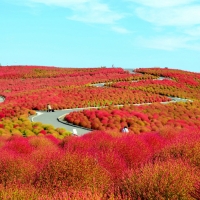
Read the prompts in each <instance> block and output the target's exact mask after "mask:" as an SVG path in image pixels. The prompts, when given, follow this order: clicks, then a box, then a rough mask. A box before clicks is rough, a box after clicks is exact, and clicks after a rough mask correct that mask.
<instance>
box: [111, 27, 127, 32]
mask: <svg viewBox="0 0 200 200" xmlns="http://www.w3.org/2000/svg"><path fill="white" fill-rule="evenodd" d="M111 29H112V30H113V31H115V32H117V33H122V34H127V33H130V31H129V30H127V29H126V28H123V27H119V26H113V27H111Z"/></svg>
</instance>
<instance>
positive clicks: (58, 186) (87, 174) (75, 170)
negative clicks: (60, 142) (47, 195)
mask: <svg viewBox="0 0 200 200" xmlns="http://www.w3.org/2000/svg"><path fill="white" fill-rule="evenodd" d="M110 183H111V182H110V179H109V175H108V172H106V170H104V169H103V168H102V167H101V166H100V165H99V164H98V162H97V161H96V160H95V159H93V158H92V157H88V156H87V155H85V156H84V157H83V156H80V155H78V154H76V153H74V154H72V153H70V154H69V153H66V154H65V155H61V156H57V157H55V158H53V159H52V160H51V161H49V162H48V163H47V165H46V166H44V167H43V168H42V169H41V170H40V171H39V172H38V175H37V178H36V181H35V187H36V188H38V189H39V190H41V191H42V190H43V189H48V191H51V192H52V193H54V192H57V191H66V190H68V189H69V188H73V189H76V190H80V189H83V190H84V189H87V188H90V189H92V190H93V189H94V190H95V189H98V191H101V192H102V193H107V192H108V190H109V187H110Z"/></svg>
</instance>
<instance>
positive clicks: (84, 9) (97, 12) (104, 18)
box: [68, 2, 124, 24]
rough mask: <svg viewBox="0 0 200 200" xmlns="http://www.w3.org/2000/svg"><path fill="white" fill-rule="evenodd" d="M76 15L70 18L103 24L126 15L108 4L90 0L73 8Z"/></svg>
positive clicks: (111, 22)
mask: <svg viewBox="0 0 200 200" xmlns="http://www.w3.org/2000/svg"><path fill="white" fill-rule="evenodd" d="M73 11H74V15H73V16H71V17H69V18H68V19H71V20H76V21H82V22H89V23H101V24H113V23H115V22H116V21H118V20H120V19H122V18H123V17H124V16H123V15H122V14H118V13H116V12H114V11H111V10H110V9H109V7H108V6H107V5H106V4H102V3H98V2H89V3H86V4H83V5H82V6H79V5H78V6H76V7H75V8H73Z"/></svg>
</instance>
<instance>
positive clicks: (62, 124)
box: [0, 77, 191, 136]
mask: <svg viewBox="0 0 200 200" xmlns="http://www.w3.org/2000/svg"><path fill="white" fill-rule="evenodd" d="M163 79H165V78H164V77H161V78H160V79H159V80H163ZM104 84H105V83H98V84H93V85H94V86H96V87H103V86H104ZM170 98H171V99H172V100H171V101H167V102H161V103H162V104H168V103H172V102H173V103H176V102H186V101H191V100H189V99H181V98H177V97H170ZM4 101H5V97H3V96H0V103H2V102H4ZM144 104H147V105H149V104H151V103H142V104H133V105H135V106H139V105H144ZM117 106H123V105H117ZM91 108H97V107H87V108H73V109H65V110H55V112H46V111H36V113H37V115H35V116H30V117H29V119H30V120H31V121H32V122H41V123H43V124H50V125H53V126H54V127H55V128H64V129H66V130H68V131H70V132H72V133H75V134H76V135H77V136H81V135H84V134H86V133H89V132H91V131H92V129H87V128H84V127H81V126H76V125H73V124H71V123H67V122H66V121H64V120H63V118H64V116H65V115H67V114H69V113H70V112H74V111H80V110H84V109H91ZM74 130H75V132H74Z"/></svg>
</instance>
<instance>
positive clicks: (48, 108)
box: [47, 104, 52, 112]
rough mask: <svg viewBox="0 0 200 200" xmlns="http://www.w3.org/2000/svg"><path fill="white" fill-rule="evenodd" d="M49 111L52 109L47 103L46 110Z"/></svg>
mask: <svg viewBox="0 0 200 200" xmlns="http://www.w3.org/2000/svg"><path fill="white" fill-rule="evenodd" d="M51 111H52V108H51V105H50V104H47V112H51Z"/></svg>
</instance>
